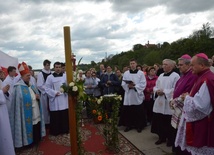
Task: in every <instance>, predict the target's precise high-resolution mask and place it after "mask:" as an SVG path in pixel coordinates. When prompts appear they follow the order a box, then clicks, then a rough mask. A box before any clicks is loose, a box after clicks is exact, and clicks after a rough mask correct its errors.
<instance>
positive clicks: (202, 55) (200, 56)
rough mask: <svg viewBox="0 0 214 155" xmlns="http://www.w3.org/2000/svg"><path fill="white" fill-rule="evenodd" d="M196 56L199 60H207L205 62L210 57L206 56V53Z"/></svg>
mask: <svg viewBox="0 0 214 155" xmlns="http://www.w3.org/2000/svg"><path fill="white" fill-rule="evenodd" d="M195 56H197V57H199V58H203V59H205V60H208V56H207V55H206V54H204V53H198V54H196V55H195Z"/></svg>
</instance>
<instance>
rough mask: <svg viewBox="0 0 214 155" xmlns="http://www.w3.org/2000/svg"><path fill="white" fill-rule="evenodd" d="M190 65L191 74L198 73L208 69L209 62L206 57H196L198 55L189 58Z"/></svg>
mask: <svg viewBox="0 0 214 155" xmlns="http://www.w3.org/2000/svg"><path fill="white" fill-rule="evenodd" d="M191 66H192V73H193V74H199V73H200V72H202V71H204V70H206V69H209V67H210V64H209V61H208V60H207V59H204V58H201V57H198V56H194V57H193V58H192V59H191Z"/></svg>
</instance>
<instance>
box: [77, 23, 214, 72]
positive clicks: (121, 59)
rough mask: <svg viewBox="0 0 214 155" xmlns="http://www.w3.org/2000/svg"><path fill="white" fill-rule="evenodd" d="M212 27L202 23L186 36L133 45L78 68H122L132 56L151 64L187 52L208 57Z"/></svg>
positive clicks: (213, 48) (212, 50)
mask: <svg viewBox="0 0 214 155" xmlns="http://www.w3.org/2000/svg"><path fill="white" fill-rule="evenodd" d="M213 36H214V28H213V27H211V25H210V23H206V24H203V25H202V28H201V29H199V30H195V31H193V33H192V34H190V35H189V37H187V38H181V39H179V40H177V41H174V42H172V43H171V44H170V43H168V42H164V43H163V44H162V45H160V44H158V45H156V46H151V47H146V46H143V45H141V44H135V45H133V48H132V50H129V51H126V52H124V51H122V52H121V53H119V54H116V55H114V56H111V57H108V58H106V59H103V60H102V61H101V62H98V63H95V62H94V61H91V64H80V65H79V68H81V69H82V70H87V69H89V68H95V69H99V64H101V63H102V64H104V65H110V66H112V67H113V66H118V68H120V69H122V67H124V66H128V65H129V60H130V59H132V58H134V59H136V60H137V62H138V64H141V65H143V64H146V65H153V64H154V63H159V64H161V63H162V60H163V59H166V58H168V59H172V60H175V61H177V59H178V58H179V57H180V56H181V55H183V54H189V55H190V56H193V55H195V54H197V53H200V52H204V53H206V54H207V55H208V57H212V55H213V54H214V38H213Z"/></svg>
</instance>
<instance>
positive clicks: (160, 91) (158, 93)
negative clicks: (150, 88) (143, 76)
mask: <svg viewBox="0 0 214 155" xmlns="http://www.w3.org/2000/svg"><path fill="white" fill-rule="evenodd" d="M156 93H157V95H158V96H162V95H164V92H163V90H162V89H159V90H157V91H156Z"/></svg>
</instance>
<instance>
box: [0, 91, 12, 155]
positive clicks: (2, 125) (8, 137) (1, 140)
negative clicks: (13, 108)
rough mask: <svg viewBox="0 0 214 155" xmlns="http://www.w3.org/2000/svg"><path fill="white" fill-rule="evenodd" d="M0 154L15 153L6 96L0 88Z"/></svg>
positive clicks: (9, 154)
mask: <svg viewBox="0 0 214 155" xmlns="http://www.w3.org/2000/svg"><path fill="white" fill-rule="evenodd" d="M0 155H15V151H14V146H13V139H12V134H11V128H10V122H9V116H8V111H7V106H6V98H5V95H4V93H3V91H2V90H0Z"/></svg>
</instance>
